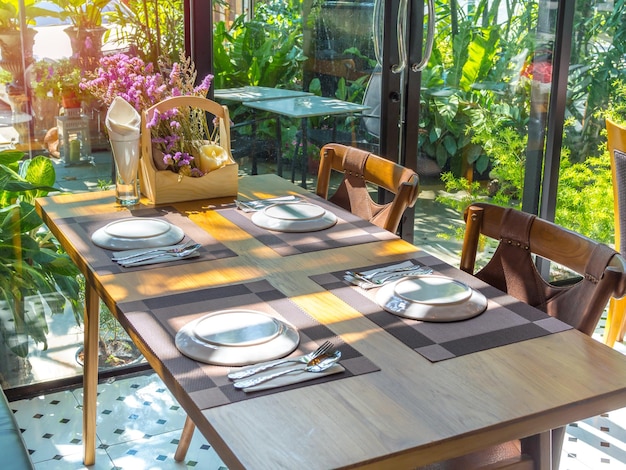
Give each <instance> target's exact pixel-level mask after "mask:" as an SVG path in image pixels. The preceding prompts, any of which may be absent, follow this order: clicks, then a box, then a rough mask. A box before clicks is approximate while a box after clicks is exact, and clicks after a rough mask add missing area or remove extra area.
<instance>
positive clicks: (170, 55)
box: [109, 0, 185, 64]
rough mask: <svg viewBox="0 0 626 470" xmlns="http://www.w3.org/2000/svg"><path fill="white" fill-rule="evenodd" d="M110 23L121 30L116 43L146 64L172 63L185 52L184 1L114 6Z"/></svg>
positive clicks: (133, 0) (134, 0) (140, 0)
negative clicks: (165, 60)
mask: <svg viewBox="0 0 626 470" xmlns="http://www.w3.org/2000/svg"><path fill="white" fill-rule="evenodd" d="M109 20H110V21H111V22H112V23H115V24H117V25H119V26H120V28H119V29H118V30H117V31H118V34H120V38H119V39H120V40H121V41H122V42H123V43H127V44H131V45H132V48H133V50H134V52H135V53H136V54H137V55H138V56H139V57H140V58H141V59H142V60H143V61H144V62H146V63H149V62H152V63H153V64H156V63H157V62H158V59H159V58H166V59H167V62H169V63H174V62H176V61H177V60H178V58H179V54H180V51H183V50H185V45H184V37H185V31H184V24H185V22H184V17H183V0H159V1H158V2H149V1H147V0H129V1H128V2H125V3H124V4H116V5H115V10H114V11H113V12H111V13H109Z"/></svg>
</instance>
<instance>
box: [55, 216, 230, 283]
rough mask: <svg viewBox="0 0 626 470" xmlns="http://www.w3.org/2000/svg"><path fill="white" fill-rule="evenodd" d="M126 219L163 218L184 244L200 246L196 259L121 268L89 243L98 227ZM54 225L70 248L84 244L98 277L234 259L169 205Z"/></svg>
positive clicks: (105, 250)
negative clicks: (61, 229)
mask: <svg viewBox="0 0 626 470" xmlns="http://www.w3.org/2000/svg"><path fill="white" fill-rule="evenodd" d="M127 217H146V218H155V219H163V220H166V221H167V222H169V223H171V224H172V225H175V226H177V227H180V228H181V229H182V230H183V232H184V233H185V238H184V239H183V242H184V241H193V242H195V243H199V244H201V245H202V247H200V249H199V250H198V251H197V253H198V255H199V256H196V257H194V258H187V259H181V260H176V261H168V262H167V263H159V264H149V265H143V266H130V267H122V266H120V265H119V264H117V263H116V262H114V261H113V260H112V259H111V256H113V253H115V251H113V250H107V249H106V248H101V247H99V246H97V245H95V244H94V243H93V242H92V241H91V235H92V234H93V233H94V232H95V231H96V230H98V229H99V228H101V227H104V226H105V225H107V224H108V223H111V222H113V221H115V220H120V219H124V218H127ZM57 225H59V226H61V225H63V226H64V231H65V233H66V234H67V236H68V238H70V241H71V242H72V243H73V244H74V246H85V245H88V249H82V250H81V252H82V253H84V254H85V258H86V259H87V261H88V262H89V265H90V266H91V267H92V268H93V269H94V271H95V272H96V273H98V274H100V275H105V274H119V273H123V272H131V271H139V270H144V269H155V268H160V267H163V266H175V265H178V264H183V263H197V262H199V261H208V260H214V259H221V258H230V257H233V256H237V254H236V253H235V252H234V251H232V250H231V249H229V248H227V247H226V246H225V245H224V244H223V243H221V242H219V241H217V240H216V239H215V238H213V237H212V236H211V235H209V234H208V233H207V232H206V231H205V230H203V229H202V228H201V227H199V226H198V225H196V224H195V223H194V222H193V221H192V220H190V219H189V218H188V217H185V216H184V215H183V214H181V213H180V212H179V211H177V210H176V209H175V208H173V207H170V206H162V207H154V208H139V209H130V210H129V211H128V212H125V211H124V212H122V211H120V212H110V213H106V214H94V215H87V216H80V217H68V218H65V219H60V220H59V221H58V222H57Z"/></svg>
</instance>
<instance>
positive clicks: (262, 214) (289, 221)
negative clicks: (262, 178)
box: [251, 202, 337, 232]
mask: <svg viewBox="0 0 626 470" xmlns="http://www.w3.org/2000/svg"><path fill="white" fill-rule="evenodd" d="M251 220H252V222H253V223H254V224H256V225H258V226H259V227H262V228H265V229H268V230H274V231H277V232H314V231H317V230H324V229H327V228H330V227H332V226H333V225H335V224H336V223H337V216H335V214H333V213H332V212H329V211H327V210H326V209H324V208H323V207H320V206H318V205H316V204H311V203H309V202H292V203H289V204H275V205H273V206H269V207H266V208H265V209H263V210H261V211H259V212H255V213H254V214H253V215H252V218H251Z"/></svg>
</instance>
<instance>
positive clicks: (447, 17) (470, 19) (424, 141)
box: [419, 1, 532, 176]
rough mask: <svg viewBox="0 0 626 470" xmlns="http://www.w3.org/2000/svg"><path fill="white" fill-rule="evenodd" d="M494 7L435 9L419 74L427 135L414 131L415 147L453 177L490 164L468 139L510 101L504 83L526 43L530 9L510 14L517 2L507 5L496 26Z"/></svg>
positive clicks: (521, 116) (522, 114)
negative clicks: (429, 48)
mask: <svg viewBox="0 0 626 470" xmlns="http://www.w3.org/2000/svg"><path fill="white" fill-rule="evenodd" d="M498 5H499V2H492V4H491V5H490V3H489V2H487V1H480V2H478V4H477V5H476V6H475V9H474V10H473V12H472V13H471V14H469V13H467V12H465V11H464V10H463V9H461V8H459V7H458V6H457V7H455V6H454V4H447V3H446V4H438V5H437V19H438V22H437V26H436V28H437V29H436V39H435V44H434V49H433V54H432V56H431V59H430V61H429V64H428V67H427V69H426V70H425V71H424V74H423V84H424V86H425V92H424V94H423V98H422V103H421V105H422V114H421V122H420V127H421V128H424V129H425V130H426V131H427V132H424V133H420V142H419V144H420V148H421V149H422V151H423V152H424V153H425V154H426V155H428V156H430V157H431V158H433V159H435V160H436V161H437V163H438V164H439V166H440V167H442V168H447V169H449V170H450V171H452V172H453V173H454V174H455V175H457V176H459V175H461V174H463V173H464V170H465V169H466V168H467V167H473V168H475V169H476V170H477V171H478V172H479V173H484V172H485V171H486V170H487V169H488V168H489V167H490V165H492V164H493V163H492V162H490V159H489V155H488V152H487V150H486V149H485V148H484V147H483V146H482V145H481V139H475V138H474V135H475V133H476V132H480V130H481V128H483V127H484V126H485V119H486V118H487V117H488V116H490V114H491V113H492V112H493V108H494V107H498V106H503V105H505V104H507V103H511V101H512V95H513V94H514V92H515V88H514V87H513V86H511V85H509V84H511V83H513V82H514V81H515V79H516V77H517V74H519V69H515V67H512V64H513V63H514V62H515V61H513V60H512V58H513V57H515V56H519V55H520V54H523V53H524V50H525V48H526V46H527V42H528V35H529V31H527V30H526V31H525V30H524V28H522V23H523V22H524V21H526V20H527V17H528V15H529V14H530V12H531V11H532V8H530V7H529V8H524V9H519V10H520V11H519V12H518V11H517V10H515V12H516V14H513V9H515V8H516V6H520V5H521V3H520V2H512V3H511V4H510V5H511V7H512V10H511V13H512V14H511V16H510V17H509V18H508V19H507V20H506V21H505V23H504V24H501V23H498V21H497V10H498ZM439 20H441V21H439ZM524 31H525V32H524ZM508 114H509V118H511V119H514V120H519V119H524V118H525V117H526V116H527V112H526V111H525V110H524V107H523V106H522V112H520V110H513V109H509V110H508ZM514 115H517V117H514ZM519 130H520V131H522V132H523V131H524V129H523V128H521V129H519Z"/></svg>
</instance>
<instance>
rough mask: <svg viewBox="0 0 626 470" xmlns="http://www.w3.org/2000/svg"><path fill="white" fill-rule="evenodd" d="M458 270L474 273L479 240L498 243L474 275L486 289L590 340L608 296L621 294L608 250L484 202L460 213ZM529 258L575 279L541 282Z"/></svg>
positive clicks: (619, 263)
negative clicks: (561, 282)
mask: <svg viewBox="0 0 626 470" xmlns="http://www.w3.org/2000/svg"><path fill="white" fill-rule="evenodd" d="M465 219H466V223H467V226H466V232H465V239H464V241H463V250H462V253H461V269H462V270H464V271H466V272H469V273H473V271H474V263H475V260H476V250H477V245H478V239H479V236H480V235H481V234H482V235H485V236H487V237H490V238H494V239H496V240H500V243H499V245H498V248H497V250H496V252H495V253H494V255H493V257H492V258H491V260H489V262H488V263H487V265H486V266H485V267H484V268H483V269H481V270H480V271H479V272H477V273H476V274H475V276H476V277H478V278H480V279H482V280H484V281H485V282H487V283H488V284H490V285H493V286H494V287H497V288H499V289H500V290H502V291H504V292H507V293H509V294H511V295H512V296H514V297H516V298H518V299H520V300H522V301H523V302H525V303H528V304H529V305H533V306H534V307H537V308H539V309H541V310H543V311H545V312H547V313H548V314H549V315H552V316H554V317H556V318H559V319H560V320H562V321H564V322H566V323H568V324H570V325H572V326H573V327H574V328H577V329H578V330H580V331H582V332H583V333H585V334H588V335H591V334H592V333H593V330H594V329H595V327H596V324H597V322H598V320H599V319H600V316H601V314H602V312H603V310H604V308H605V307H606V305H607V303H608V301H609V299H610V298H611V296H615V297H622V296H623V295H624V293H625V292H626V274H625V271H626V268H625V267H626V264H625V261H624V259H623V258H622V257H621V256H620V255H619V254H618V253H616V252H615V251H614V250H613V249H611V248H609V247H608V246H606V245H604V244H602V243H598V242H595V241H593V240H590V239H589V238H587V237H584V236H582V235H580V234H578V233H575V232H572V231H570V230H567V229H565V228H563V227H560V226H558V225H556V224H554V223H551V222H549V221H547V220H543V219H540V218H538V217H536V216H534V215H530V214H526V213H524V212H521V211H517V210H514V209H510V208H504V207H499V206H494V205H491V204H486V203H477V204H472V205H471V206H470V207H468V208H467V210H466V211H465ZM534 255H536V256H540V257H542V258H545V259H547V260H549V261H552V262H554V263H556V264H558V265H560V266H563V267H565V268H567V269H569V270H571V271H573V272H574V273H577V274H578V275H579V276H580V277H579V278H578V280H577V281H576V282H573V283H572V284H569V285H554V284H551V283H548V282H546V281H544V280H543V279H542V278H541V276H540V274H539V272H538V271H537V269H536V267H535V263H534Z"/></svg>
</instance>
